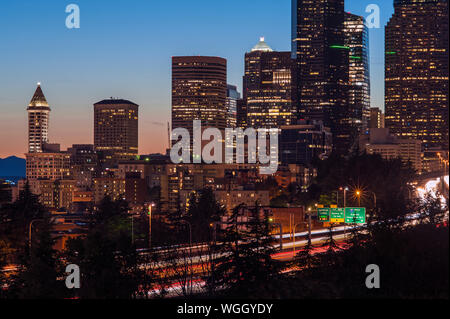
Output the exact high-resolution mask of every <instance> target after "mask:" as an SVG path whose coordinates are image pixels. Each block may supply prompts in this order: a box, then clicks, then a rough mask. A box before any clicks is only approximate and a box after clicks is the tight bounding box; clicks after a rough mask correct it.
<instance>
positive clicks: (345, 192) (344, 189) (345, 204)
mask: <svg viewBox="0 0 450 319" xmlns="http://www.w3.org/2000/svg"><path fill="white" fill-rule="evenodd" d="M339 190H340V191H343V192H344V208H345V207H346V206H347V192H348V191H349V188H348V187H340V188H339ZM338 206H339V204H338Z"/></svg>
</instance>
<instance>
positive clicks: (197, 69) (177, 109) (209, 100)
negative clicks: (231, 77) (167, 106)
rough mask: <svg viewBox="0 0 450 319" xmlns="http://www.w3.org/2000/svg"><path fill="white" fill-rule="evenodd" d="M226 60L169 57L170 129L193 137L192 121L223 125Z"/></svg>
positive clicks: (200, 57)
mask: <svg viewBox="0 0 450 319" xmlns="http://www.w3.org/2000/svg"><path fill="white" fill-rule="evenodd" d="M226 96H227V60H225V59H223V58H220V57H205V56H184V57H173V58H172V129H176V128H185V129H187V130H188V131H189V133H190V134H191V137H192V135H193V121H194V120H201V121H202V126H203V127H215V128H218V129H221V130H224V129H225V128H226V126H227V109H226V107H225V103H226Z"/></svg>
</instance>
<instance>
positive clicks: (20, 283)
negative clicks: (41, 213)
mask: <svg viewBox="0 0 450 319" xmlns="http://www.w3.org/2000/svg"><path fill="white" fill-rule="evenodd" d="M34 228H35V231H34V233H33V236H32V242H31V248H30V251H29V254H25V255H23V256H22V265H21V267H20V269H21V270H20V271H19V273H18V274H17V275H15V276H13V278H12V280H11V286H10V289H9V291H8V294H11V295H12V296H15V297H18V298H21V299H23V298H25V299H36V298H37V299H43V298H45V299H48V298H52V299H55V298H63V297H64V296H65V295H66V292H67V289H66V287H65V284H64V281H63V280H58V278H60V277H61V276H62V274H63V266H62V264H61V263H60V259H59V255H58V253H57V251H56V250H55V249H53V245H54V239H53V238H52V237H51V233H50V230H51V223H50V220H49V219H48V218H45V219H43V220H42V221H40V222H39V223H38V224H36V226H35V227H34Z"/></svg>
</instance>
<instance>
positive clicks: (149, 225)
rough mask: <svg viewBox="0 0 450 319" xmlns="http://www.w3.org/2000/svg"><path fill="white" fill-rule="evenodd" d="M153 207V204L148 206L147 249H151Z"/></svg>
mask: <svg viewBox="0 0 450 319" xmlns="http://www.w3.org/2000/svg"><path fill="white" fill-rule="evenodd" d="M153 207H155V203H151V204H150V205H148V212H147V215H148V249H151V248H152V210H153Z"/></svg>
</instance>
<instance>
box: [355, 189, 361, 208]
mask: <svg viewBox="0 0 450 319" xmlns="http://www.w3.org/2000/svg"><path fill="white" fill-rule="evenodd" d="M355 194H356V197H357V198H358V207H361V191H360V190H359V189H358V190H356V193H355Z"/></svg>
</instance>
